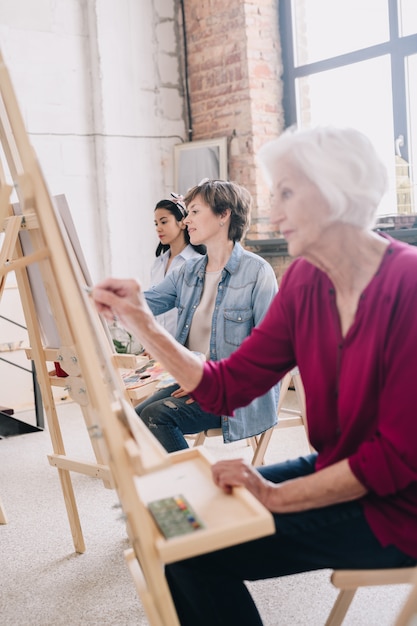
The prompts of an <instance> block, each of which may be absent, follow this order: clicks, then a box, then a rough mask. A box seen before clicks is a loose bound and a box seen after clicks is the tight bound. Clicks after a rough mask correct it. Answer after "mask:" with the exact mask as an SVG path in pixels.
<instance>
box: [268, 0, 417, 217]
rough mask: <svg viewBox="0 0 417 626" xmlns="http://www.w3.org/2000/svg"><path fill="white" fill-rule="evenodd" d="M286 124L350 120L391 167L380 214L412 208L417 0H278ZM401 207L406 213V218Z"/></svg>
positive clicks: (416, 149)
mask: <svg viewBox="0 0 417 626" xmlns="http://www.w3.org/2000/svg"><path fill="white" fill-rule="evenodd" d="M279 6H280V29H281V41H282V52H283V62H284V74H283V78H284V108H285V121H286V125H287V126H290V125H292V124H295V123H296V124H297V125H298V126H301V127H306V126H315V125H318V124H337V125H344V126H354V127H356V128H358V129H359V130H362V131H363V132H364V133H365V134H367V135H368V136H369V137H370V139H371V140H372V141H373V143H374V145H375V147H376V148H377V150H378V152H379V153H380V154H381V155H382V157H383V158H384V161H385V163H386V165H387V168H388V171H389V174H390V191H389V193H388V194H387V196H386V197H385V198H384V200H383V202H382V203H381V206H380V213H381V214H384V215H391V214H402V215H404V217H403V218H402V223H403V225H404V226H411V225H412V223H413V222H414V217H415V216H413V214H415V213H416V212H417V0H280V3H279ZM407 215H409V217H408V218H407Z"/></svg>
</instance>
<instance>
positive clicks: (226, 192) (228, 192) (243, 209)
mask: <svg viewBox="0 0 417 626" xmlns="http://www.w3.org/2000/svg"><path fill="white" fill-rule="evenodd" d="M196 196H201V198H202V199H203V201H204V202H206V203H207V204H208V205H209V206H210V208H211V210H212V211H213V213H214V214H215V215H222V214H223V213H224V212H225V211H226V209H230V226H229V233H228V236H229V239H230V240H231V241H240V240H241V239H242V238H243V237H244V235H245V233H246V231H247V230H248V228H249V226H250V215H251V210H252V196H251V194H250V193H249V191H248V190H247V189H245V187H242V186H241V185H238V184H237V183H233V182H229V181H226V180H208V179H205V180H203V181H201V183H199V184H198V185H196V186H195V187H192V188H191V189H189V190H188V191H187V194H186V196H185V198H184V202H185V205H186V206H187V208H188V205H189V203H190V202H191V201H192V200H194V198H195V197H196Z"/></svg>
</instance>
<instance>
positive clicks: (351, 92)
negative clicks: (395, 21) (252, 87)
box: [296, 56, 397, 214]
mask: <svg viewBox="0 0 417 626" xmlns="http://www.w3.org/2000/svg"><path fill="white" fill-rule="evenodd" d="M391 91H392V89H391V71H390V60H389V57H388V56H385V57H379V58H377V59H372V60H370V61H364V62H362V63H355V64H352V65H347V66H345V67H342V68H338V69H335V70H330V71H327V72H321V73H318V74H311V75H310V76H307V77H303V78H300V79H298V80H297V81H296V92H297V100H298V102H297V108H298V111H297V119H298V121H299V125H300V126H305V127H307V126H316V125H318V124H324V125H325V124H335V125H337V126H352V127H355V128H358V129H359V130H361V131H362V132H364V133H365V134H366V135H367V136H368V137H369V138H370V140H371V141H372V142H373V144H374V146H375V148H376V150H377V152H378V153H379V154H380V155H381V157H382V158H383V160H384V162H385V164H386V166H387V168H388V172H389V177H390V191H389V193H388V194H387V195H386V196H385V198H384V199H383V201H382V203H381V206H380V207H379V211H378V213H379V214H387V213H391V214H392V213H396V211H397V208H396V181H395V150H394V142H393V136H394V129H393V112H392V100H391Z"/></svg>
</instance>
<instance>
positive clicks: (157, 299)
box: [145, 243, 279, 443]
mask: <svg viewBox="0 0 417 626" xmlns="http://www.w3.org/2000/svg"><path fill="white" fill-rule="evenodd" d="M206 266H207V256H206V255H205V256H202V257H201V258H198V259H190V260H189V261H187V262H186V263H184V265H182V266H181V267H180V268H176V269H175V270H174V271H172V272H171V273H170V274H169V275H168V276H166V277H165V279H164V280H163V281H162V282H160V283H159V284H158V285H155V286H154V287H152V288H151V289H148V290H147V291H145V297H146V300H147V302H148V305H149V307H150V308H151V310H152V312H153V313H154V315H160V314H161V313H165V312H166V311H169V310H170V309H171V308H172V307H176V308H177V309H178V326H177V331H176V334H175V338H176V339H177V341H179V343H181V344H183V345H184V344H185V342H186V340H187V337H188V333H189V330H190V325H191V321H192V319H193V315H194V312H195V310H196V308H197V306H198V304H199V302H200V299H201V294H202V291H203V288H204V278H205V270H206ZM277 291H278V286H277V281H276V277H275V274H274V271H273V269H272V267H271V266H270V265H269V263H267V262H266V261H265V260H264V259H262V257H260V256H258V255H257V254H253V253H252V252H249V251H248V250H244V248H243V247H242V246H241V245H240V244H239V243H235V245H234V247H233V251H232V254H231V255H230V258H229V260H228V262H227V263H226V265H225V267H224V269H223V271H222V275H221V279H220V282H219V286H218V288H217V296H216V302H215V306H214V313H213V317H212V323H211V335H210V360H212V361H218V360H220V359H224V358H226V357H228V356H230V354H232V352H234V351H235V350H236V349H237V348H238V347H239V346H240V344H241V343H242V341H243V340H244V339H245V338H246V337H247V336H248V335H250V333H251V331H252V328H253V327H254V326H257V325H258V324H259V322H260V321H261V320H262V318H263V317H264V315H265V313H266V311H267V310H268V308H269V305H270V303H271V301H272V300H273V298H274V296H275V294H276V293H277ZM244 384H245V381H244V380H242V385H244ZM278 396H279V385H277V386H275V387H273V388H272V389H271V390H270V391H268V392H267V393H266V394H265V395H263V396H261V397H259V398H256V399H255V400H254V401H253V402H251V403H250V404H249V405H248V406H245V407H243V408H240V409H236V410H235V412H234V415H233V417H230V416H222V430H223V439H224V441H225V442H226V443H228V442H231V441H237V440H238V439H244V438H246V437H253V436H254V435H258V434H260V433H262V432H263V431H265V430H267V429H268V428H270V427H271V426H273V425H274V424H276V422H277V403H278Z"/></svg>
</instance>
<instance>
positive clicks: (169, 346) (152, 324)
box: [92, 278, 204, 393]
mask: <svg viewBox="0 0 417 626" xmlns="http://www.w3.org/2000/svg"><path fill="white" fill-rule="evenodd" d="M92 297H93V300H94V303H95V305H96V308H97V310H98V312H99V313H101V315H103V316H104V317H105V318H106V319H108V320H110V321H113V320H114V319H115V318H116V319H118V320H119V321H120V323H121V325H122V326H123V327H124V328H125V329H126V330H128V331H129V332H130V333H131V334H132V335H133V336H134V337H136V339H137V340H138V341H139V342H140V343H141V344H142V345H143V346H144V348H145V350H146V352H148V353H149V354H152V356H153V357H154V358H155V359H156V360H157V361H159V362H160V363H161V364H162V366H163V367H164V368H165V369H166V370H167V371H168V372H170V374H172V376H173V377H174V378H175V379H176V380H177V381H178V384H179V385H180V387H183V388H184V389H185V390H186V391H187V393H190V392H191V391H193V389H195V388H196V387H197V385H198V384H199V383H200V381H201V379H202V377H203V369H204V364H203V362H202V361H201V359H200V358H198V356H196V355H195V354H193V353H192V352H190V351H189V350H188V349H187V348H185V347H184V346H182V345H181V344H179V343H178V342H177V341H176V340H175V339H174V337H172V335H170V334H169V333H168V332H167V331H166V330H165V329H164V328H162V327H161V326H160V325H159V324H158V322H157V321H156V319H155V317H154V315H153V313H152V311H151V309H150V308H149V306H148V304H147V302H146V299H145V297H144V295H143V292H142V290H141V288H140V285H139V284H138V283H137V282H136V281H135V280H128V279H124V280H122V279H117V278H107V279H106V280H103V281H102V282H101V283H99V284H98V285H96V286H95V287H94V288H93V290H92Z"/></svg>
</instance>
